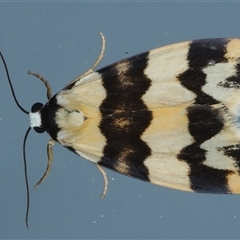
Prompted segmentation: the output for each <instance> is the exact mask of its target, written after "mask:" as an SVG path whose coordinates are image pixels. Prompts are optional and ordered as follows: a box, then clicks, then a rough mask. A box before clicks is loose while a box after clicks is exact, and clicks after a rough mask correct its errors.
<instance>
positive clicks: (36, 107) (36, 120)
mask: <svg viewBox="0 0 240 240" xmlns="http://www.w3.org/2000/svg"><path fill="white" fill-rule="evenodd" d="M43 106H44V105H43V104H42V103H39V102H37V103H34V104H33V105H32V108H31V112H30V113H29V121H30V127H31V128H33V129H34V130H35V131H36V132H37V133H43V132H45V131H46V128H45V127H44V124H43V122H42V114H41V110H42V108H43Z"/></svg>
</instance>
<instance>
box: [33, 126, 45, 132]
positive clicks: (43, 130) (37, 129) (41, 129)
mask: <svg viewBox="0 0 240 240" xmlns="http://www.w3.org/2000/svg"><path fill="white" fill-rule="evenodd" d="M33 129H34V130H35V131H36V132H37V133H43V132H45V129H44V128H43V127H34V128H33Z"/></svg>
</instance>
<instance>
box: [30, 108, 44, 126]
mask: <svg viewBox="0 0 240 240" xmlns="http://www.w3.org/2000/svg"><path fill="white" fill-rule="evenodd" d="M29 121H30V127H31V128H34V127H41V126H42V118H41V114H40V112H39V111H37V112H30V113H29Z"/></svg>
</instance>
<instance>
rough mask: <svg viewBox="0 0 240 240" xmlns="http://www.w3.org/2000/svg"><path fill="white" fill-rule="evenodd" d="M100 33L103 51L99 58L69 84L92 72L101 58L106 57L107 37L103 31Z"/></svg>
mask: <svg viewBox="0 0 240 240" xmlns="http://www.w3.org/2000/svg"><path fill="white" fill-rule="evenodd" d="M99 34H100V37H101V40H102V48H101V52H100V54H99V56H98V58H97V60H96V61H95V62H94V64H93V65H92V66H91V67H90V68H89V69H88V70H87V71H86V72H84V73H82V74H81V75H80V76H78V77H77V78H75V79H74V80H73V81H71V82H70V83H69V84H71V83H73V82H76V81H78V80H80V79H81V78H83V77H84V76H86V75H88V74H89V73H92V72H93V71H94V70H95V68H96V67H97V65H98V64H99V63H100V62H101V60H102V59H103V57H104V53H105V50H106V40H105V37H104V35H103V33H102V32H100V33H99ZM69 84H68V85H69Z"/></svg>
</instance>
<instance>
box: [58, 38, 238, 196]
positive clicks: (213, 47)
mask: <svg viewBox="0 0 240 240" xmlns="http://www.w3.org/2000/svg"><path fill="white" fill-rule="evenodd" d="M239 57H240V40H238V39H212V40H211V39H210V40H198V41H195V42H183V43H178V44H173V45H169V46H166V47H162V48H158V49H155V50H152V51H150V52H146V53H143V54H140V55H136V56H134V57H132V58H129V59H125V60H122V61H120V62H117V63H115V64H112V65H110V66H107V67H105V68H102V69H100V70H98V71H96V72H93V73H91V74H89V75H87V76H84V77H83V78H82V79H81V80H78V81H75V82H73V83H72V84H71V85H69V86H68V87H67V88H66V89H63V90H62V91H61V92H59V93H58V95H57V98H58V102H59V103H60V104H61V106H62V107H64V108H68V109H69V111H71V110H79V111H81V112H82V113H83V114H84V116H85V117H86V120H85V121H84V123H83V124H82V125H81V126H74V127H72V125H71V124H66V126H65V127H64V128H62V130H61V132H60V134H59V136H60V137H61V139H60V142H61V143H62V144H63V145H64V146H67V147H69V146H70V147H72V148H73V149H74V151H75V152H76V153H77V154H79V155H80V156H82V157H84V158H86V159H88V160H90V161H92V162H94V163H99V164H101V165H103V166H105V167H108V168H110V169H113V170H115V171H118V172H120V173H123V174H126V175H130V176H133V177H136V178H139V179H142V180H146V181H150V182H152V183H155V184H159V185H163V186H167V187H172V188H176V189H181V190H187V191H199V192H213V193H231V192H232V193H240V176H239V172H240V164H239V159H238V157H237V156H239V152H240V147H239V136H240V131H239V124H237V121H238V115H239V111H240V108H239V102H240V94H239V93H240V92H239V91H240V90H239V86H240V85H239V83H238V82H237V81H236V80H234V77H235V78H237V79H239V77H238V75H237V74H238V66H239ZM196 59H197V61H196Z"/></svg>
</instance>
